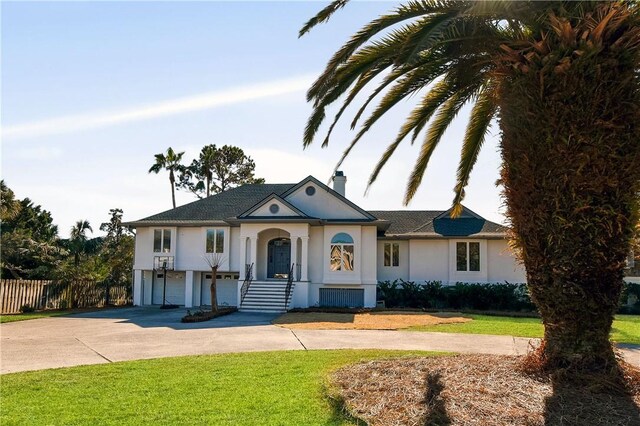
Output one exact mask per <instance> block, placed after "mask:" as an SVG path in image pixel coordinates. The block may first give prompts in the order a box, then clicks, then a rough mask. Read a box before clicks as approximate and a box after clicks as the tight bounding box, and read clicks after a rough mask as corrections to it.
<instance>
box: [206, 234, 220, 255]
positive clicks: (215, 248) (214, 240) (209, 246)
mask: <svg viewBox="0 0 640 426" xmlns="http://www.w3.org/2000/svg"><path fill="white" fill-rule="evenodd" d="M206 252H207V253H223V252H224V229H207V243H206Z"/></svg>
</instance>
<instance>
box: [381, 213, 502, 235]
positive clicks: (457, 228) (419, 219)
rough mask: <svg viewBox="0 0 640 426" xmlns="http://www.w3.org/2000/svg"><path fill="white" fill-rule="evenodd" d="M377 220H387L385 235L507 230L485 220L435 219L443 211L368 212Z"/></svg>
mask: <svg viewBox="0 0 640 426" xmlns="http://www.w3.org/2000/svg"><path fill="white" fill-rule="evenodd" d="M370 213H371V214H373V215H374V216H376V217H377V218H379V219H384V220H388V221H389V222H391V226H390V227H389V229H388V230H387V232H386V234H387V235H400V234H426V233H437V234H440V235H443V236H467V235H473V234H477V233H491V234H494V233H496V234H501V233H504V232H506V230H507V228H506V227H504V226H502V225H499V224H497V223H494V222H491V221H488V220H486V219H477V218H471V217H463V218H459V219H450V218H447V217H444V218H440V219H437V220H436V221H435V227H434V219H436V218H437V217H438V216H440V215H441V214H443V213H445V211H443V210H440V211H437V210H395V211H384V210H381V211H370Z"/></svg>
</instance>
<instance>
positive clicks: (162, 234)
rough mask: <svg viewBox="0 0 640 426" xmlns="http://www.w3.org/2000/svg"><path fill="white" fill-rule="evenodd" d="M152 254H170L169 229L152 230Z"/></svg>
mask: <svg viewBox="0 0 640 426" xmlns="http://www.w3.org/2000/svg"><path fill="white" fill-rule="evenodd" d="M153 252H154V253H170V252H171V229H154V230H153Z"/></svg>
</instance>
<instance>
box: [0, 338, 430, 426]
mask: <svg viewBox="0 0 640 426" xmlns="http://www.w3.org/2000/svg"><path fill="white" fill-rule="evenodd" d="M409 355H411V356H415V355H429V353H427V352H404V351H374V350H367V351H355V350H344V351H285V352H259V353H241V354H225V355H209V356H190V357H178V358H164V359H154V360H144V361H131V362H120V363H113V364H102V365H95V366H83V367H73V368H62V369H55V370H44V371H36V372H26V373H14V374H7V375H4V376H2V386H1V387H0V399H1V400H2V410H1V414H0V424H3V425H22V424H65V425H87V424H100V425H111V424H113V425H138V424H155V425H157V424H162V425H174V424H189V425H197V424H215V425H221V424H234V425H235V424H238V425H252V424H260V425H342V424H351V423H350V422H349V421H348V420H347V419H345V418H344V417H343V415H342V414H341V413H340V412H339V410H337V409H335V408H334V407H332V405H331V404H330V403H329V402H328V400H327V399H326V397H325V396H324V392H323V389H324V384H325V383H326V377H327V375H328V373H329V372H330V371H331V370H333V369H335V368H338V367H340V366H342V365H345V364H349V363H354V362H358V361H361V360H366V359H374V358H388V357H397V356H409ZM431 355H433V353H431Z"/></svg>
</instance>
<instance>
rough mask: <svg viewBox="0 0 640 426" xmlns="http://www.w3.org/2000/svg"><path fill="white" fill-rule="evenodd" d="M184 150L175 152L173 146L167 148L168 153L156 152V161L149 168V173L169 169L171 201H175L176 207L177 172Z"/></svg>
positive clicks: (174, 206)
mask: <svg viewBox="0 0 640 426" xmlns="http://www.w3.org/2000/svg"><path fill="white" fill-rule="evenodd" d="M183 155H184V152H178V153H176V152H174V150H173V148H171V147H169V149H167V154H166V155H165V154H163V153H160V154H156V155H155V158H156V162H155V163H154V165H153V166H151V168H150V169H149V173H155V174H158V173H160V171H161V170H163V169H164V170H168V171H169V182H170V183H171V201H172V202H173V208H174V209H175V208H176V185H175V184H176V176H175V172H176V171H177V170H178V169H179V168H180V162H181V161H182V156H183Z"/></svg>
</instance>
